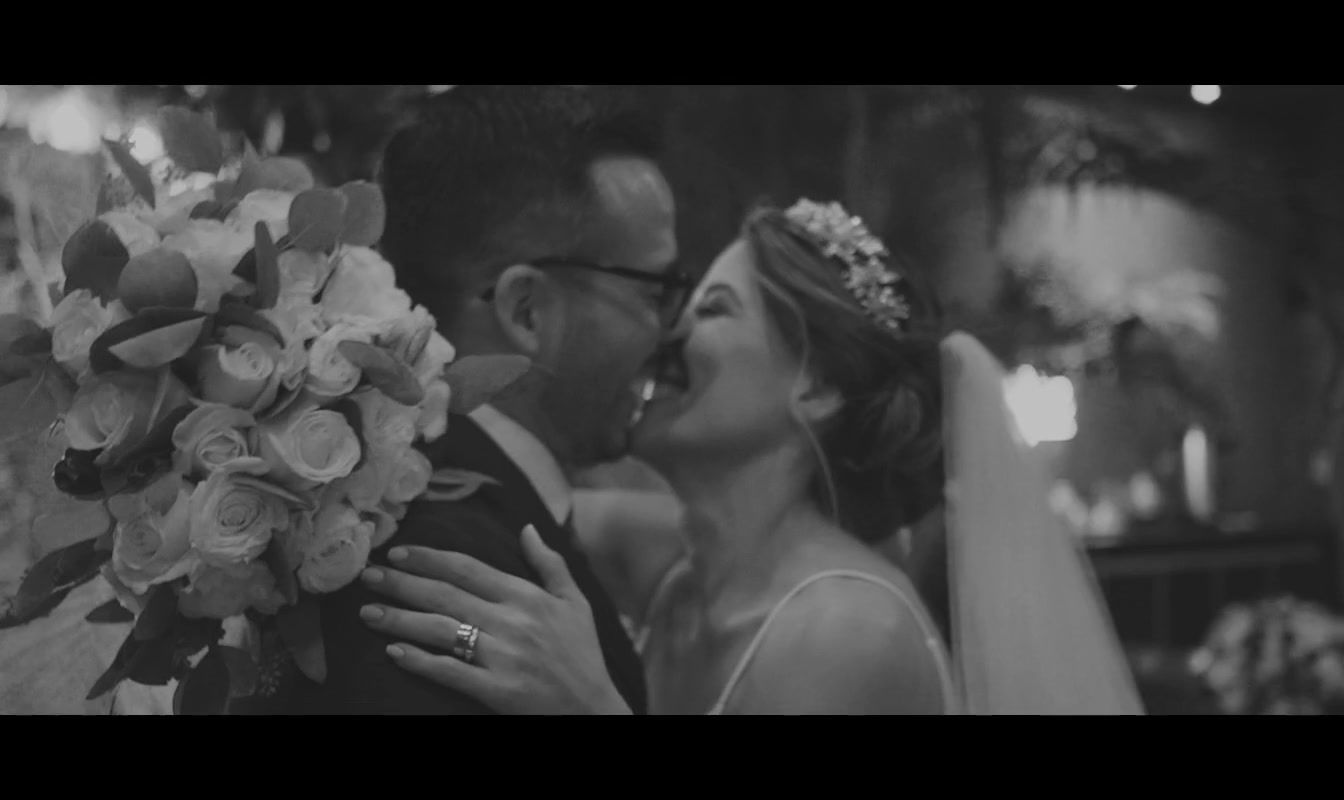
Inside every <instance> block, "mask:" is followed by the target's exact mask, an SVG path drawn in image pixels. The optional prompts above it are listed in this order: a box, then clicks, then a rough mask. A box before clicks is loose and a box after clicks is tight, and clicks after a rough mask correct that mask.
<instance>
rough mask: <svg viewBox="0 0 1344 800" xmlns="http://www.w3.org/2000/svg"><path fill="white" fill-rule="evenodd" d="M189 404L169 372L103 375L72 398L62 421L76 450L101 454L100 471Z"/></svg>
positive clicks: (177, 382)
mask: <svg viewBox="0 0 1344 800" xmlns="http://www.w3.org/2000/svg"><path fill="white" fill-rule="evenodd" d="M189 402H190V397H189V395H188V392H187V388H186V387H185V386H183V385H182V383H181V381H179V380H178V379H177V378H176V377H174V376H173V374H172V373H171V372H169V371H168V369H167V368H166V367H165V368H162V369H159V370H156V371H154V372H146V371H141V370H134V371H120V370H118V371H114V372H104V373H102V374H99V375H94V376H93V377H91V378H90V379H89V380H88V381H86V382H85V383H84V385H82V386H80V387H79V391H77V392H76V393H75V397H74V400H73V401H72V403H71V405H70V410H69V411H67V412H66V413H65V416H64V417H63V419H64V421H65V434H66V437H67V439H68V440H69V442H70V446H71V447H72V448H74V449H76V450H102V451H103V452H102V453H100V454H99V455H98V458H97V459H96V460H95V463H97V464H98V465H99V466H104V465H108V464H115V463H116V461H117V459H119V458H120V457H121V456H122V455H124V454H125V453H126V452H128V451H130V450H131V449H133V448H135V447H136V446H138V445H139V444H140V442H141V441H142V440H143V439H144V437H145V435H146V434H147V433H149V431H150V430H151V429H153V427H154V426H155V425H157V424H158V423H159V422H160V421H162V420H163V419H164V418H165V417H167V416H168V415H169V414H171V413H173V412H174V411H176V410H177V409H179V408H181V407H182V406H184V405H187V404H188V403H189Z"/></svg>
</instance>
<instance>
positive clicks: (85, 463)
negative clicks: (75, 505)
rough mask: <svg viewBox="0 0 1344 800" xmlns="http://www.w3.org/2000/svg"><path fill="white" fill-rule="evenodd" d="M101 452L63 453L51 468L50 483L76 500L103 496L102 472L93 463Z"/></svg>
mask: <svg viewBox="0 0 1344 800" xmlns="http://www.w3.org/2000/svg"><path fill="white" fill-rule="evenodd" d="M101 452H102V451H101V450H75V449H73V448H71V449H68V450H66V451H65V455H64V456H63V457H62V458H61V460H60V461H57V462H56V466H55V467H53V468H52V471H51V480H52V483H53V484H54V485H55V486H56V488H57V489H59V490H60V491H62V492H64V493H66V494H68V495H70V496H71V497H73V498H75V499H77V500H94V499H100V498H102V497H103V496H104V494H105V492H104V490H103V480H102V471H101V470H100V469H99V468H98V465H97V464H96V463H95V461H96V459H97V458H98V455H99V454H100V453H101Z"/></svg>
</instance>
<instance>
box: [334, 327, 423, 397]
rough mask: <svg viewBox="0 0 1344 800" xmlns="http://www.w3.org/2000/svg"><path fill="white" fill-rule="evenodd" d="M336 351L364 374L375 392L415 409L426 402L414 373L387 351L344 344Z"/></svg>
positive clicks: (364, 345) (360, 345)
mask: <svg viewBox="0 0 1344 800" xmlns="http://www.w3.org/2000/svg"><path fill="white" fill-rule="evenodd" d="M336 349H337V350H339V351H340V353H341V355H343V356H345V357H346V358H347V359H349V361H350V363H351V364H354V365H355V366H357V367H359V368H360V369H361V370H362V371H363V372H364V377H365V378H366V379H367V380H368V381H369V383H371V384H373V386H374V388H376V389H378V390H379V391H380V392H382V393H383V394H385V395H387V396H388V397H390V398H392V399H393V400H395V401H397V402H398V403H401V404H403V405H408V406H413V405H416V404H417V403H419V402H420V401H421V400H423V399H424V397H425V390H424V387H422V386H421V385H420V380H419V379H418V378H416V377H415V372H414V371H413V370H411V368H410V367H409V366H407V365H406V364H405V363H403V362H402V361H399V360H398V359H397V358H396V356H393V355H392V354H391V353H389V352H388V351H387V350H385V349H383V348H381V347H377V346H375V345H371V344H366V343H364V342H341V343H339V344H337V345H336Z"/></svg>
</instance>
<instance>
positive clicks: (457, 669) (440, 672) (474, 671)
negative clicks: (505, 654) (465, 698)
mask: <svg viewBox="0 0 1344 800" xmlns="http://www.w3.org/2000/svg"><path fill="white" fill-rule="evenodd" d="M387 654H388V655H389V656H391V657H392V660H393V661H395V662H397V666H399V667H401V668H402V669H404V670H406V671H408V672H412V673H414V674H416V675H419V676H420V677H422V678H428V679H429V680H431V681H434V682H435V683H438V684H439V685H441V686H446V687H448V688H449V689H456V690H457V691H459V692H462V693H463V694H466V695H470V696H471V697H474V698H476V699H477V700H479V701H481V702H482V703H485V704H486V705H488V706H491V707H498V706H497V705H496V704H497V703H499V700H500V697H501V695H502V692H501V690H500V687H499V686H498V684H497V682H496V681H495V679H494V678H493V677H491V675H490V673H489V672H488V671H487V670H484V669H482V668H480V667H477V666H473V665H471V664H468V663H466V662H465V661H459V660H458V659H456V658H453V657H452V656H436V655H434V654H432V653H427V652H425V651H424V650H421V649H420V648H418V647H416V646H415V645H411V644H406V643H405V642H397V643H396V644H390V645H388V646H387Z"/></svg>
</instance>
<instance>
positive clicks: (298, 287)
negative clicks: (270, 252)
mask: <svg viewBox="0 0 1344 800" xmlns="http://www.w3.org/2000/svg"><path fill="white" fill-rule="evenodd" d="M277 263H278V265H279V268H280V296H281V297H293V298H298V299H302V300H306V301H308V302H310V303H311V302H312V300H313V295H315V294H317V291H318V290H319V289H321V288H322V285H323V284H324V283H326V280H327V276H328V275H329V274H331V262H330V261H328V260H327V257H326V256H325V255H323V254H322V253H313V252H309V251H308V250H298V249H294V250H286V251H285V252H283V253H281V254H280V258H279V260H278V261H277Z"/></svg>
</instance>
